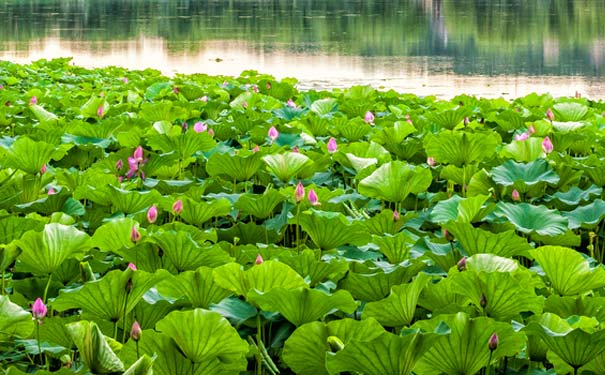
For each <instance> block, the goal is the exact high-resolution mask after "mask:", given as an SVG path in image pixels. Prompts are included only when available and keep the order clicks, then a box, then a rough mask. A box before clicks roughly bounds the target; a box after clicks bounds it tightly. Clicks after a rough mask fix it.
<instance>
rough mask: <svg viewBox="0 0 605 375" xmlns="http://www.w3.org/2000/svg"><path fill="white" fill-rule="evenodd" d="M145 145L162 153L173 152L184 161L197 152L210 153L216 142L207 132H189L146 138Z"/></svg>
mask: <svg viewBox="0 0 605 375" xmlns="http://www.w3.org/2000/svg"><path fill="white" fill-rule="evenodd" d="M147 144H148V145H149V147H151V148H152V149H153V150H159V151H161V152H162V153H169V152H175V153H176V155H178V157H179V159H180V160H186V159H188V158H190V157H192V156H194V155H195V154H196V153H198V152H207V151H210V150H211V149H212V148H213V147H214V146H216V141H215V140H214V139H213V138H212V136H211V135H210V134H208V132H203V133H197V132H194V131H189V132H186V133H185V134H179V135H167V134H157V135H152V136H150V137H148V138H147Z"/></svg>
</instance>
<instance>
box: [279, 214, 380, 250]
mask: <svg viewBox="0 0 605 375" xmlns="http://www.w3.org/2000/svg"><path fill="white" fill-rule="evenodd" d="M295 220H298V222H299V224H300V227H301V228H302V230H303V231H304V232H305V233H307V234H308V235H309V237H311V240H313V243H315V245H316V246H317V247H319V248H320V249H323V250H331V249H335V248H337V247H338V246H342V245H346V244H360V245H363V244H366V243H367V240H368V239H369V236H368V234H367V232H365V231H364V230H363V229H364V228H363V227H362V226H361V224H358V223H357V222H355V223H349V221H348V220H347V218H346V217H345V216H344V215H343V214H341V213H340V212H333V211H319V210H315V209H310V210H308V211H303V212H301V213H300V214H299V217H298V219H291V220H290V221H291V222H295Z"/></svg>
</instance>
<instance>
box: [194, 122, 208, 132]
mask: <svg viewBox="0 0 605 375" xmlns="http://www.w3.org/2000/svg"><path fill="white" fill-rule="evenodd" d="M193 130H194V131H195V132H196V133H203V132H205V131H206V130H208V125H206V124H204V123H203V122H201V121H198V122H196V123H195V124H193Z"/></svg>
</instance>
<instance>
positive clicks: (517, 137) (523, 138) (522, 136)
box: [515, 133, 529, 141]
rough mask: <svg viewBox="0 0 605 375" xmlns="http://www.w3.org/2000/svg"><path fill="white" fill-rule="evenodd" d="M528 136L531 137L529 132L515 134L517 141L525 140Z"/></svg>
mask: <svg viewBox="0 0 605 375" xmlns="http://www.w3.org/2000/svg"><path fill="white" fill-rule="evenodd" d="M527 138H529V134H527V133H521V134H517V135H515V141H525V140H526V139H527Z"/></svg>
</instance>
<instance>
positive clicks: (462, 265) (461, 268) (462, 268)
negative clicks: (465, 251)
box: [456, 257, 466, 272]
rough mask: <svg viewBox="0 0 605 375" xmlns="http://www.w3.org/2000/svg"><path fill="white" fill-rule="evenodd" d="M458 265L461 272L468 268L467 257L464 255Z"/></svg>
mask: <svg viewBox="0 0 605 375" xmlns="http://www.w3.org/2000/svg"><path fill="white" fill-rule="evenodd" d="M456 267H458V271H460V272H462V271H464V270H466V257H462V258H461V259H460V260H459V261H458V263H456Z"/></svg>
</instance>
